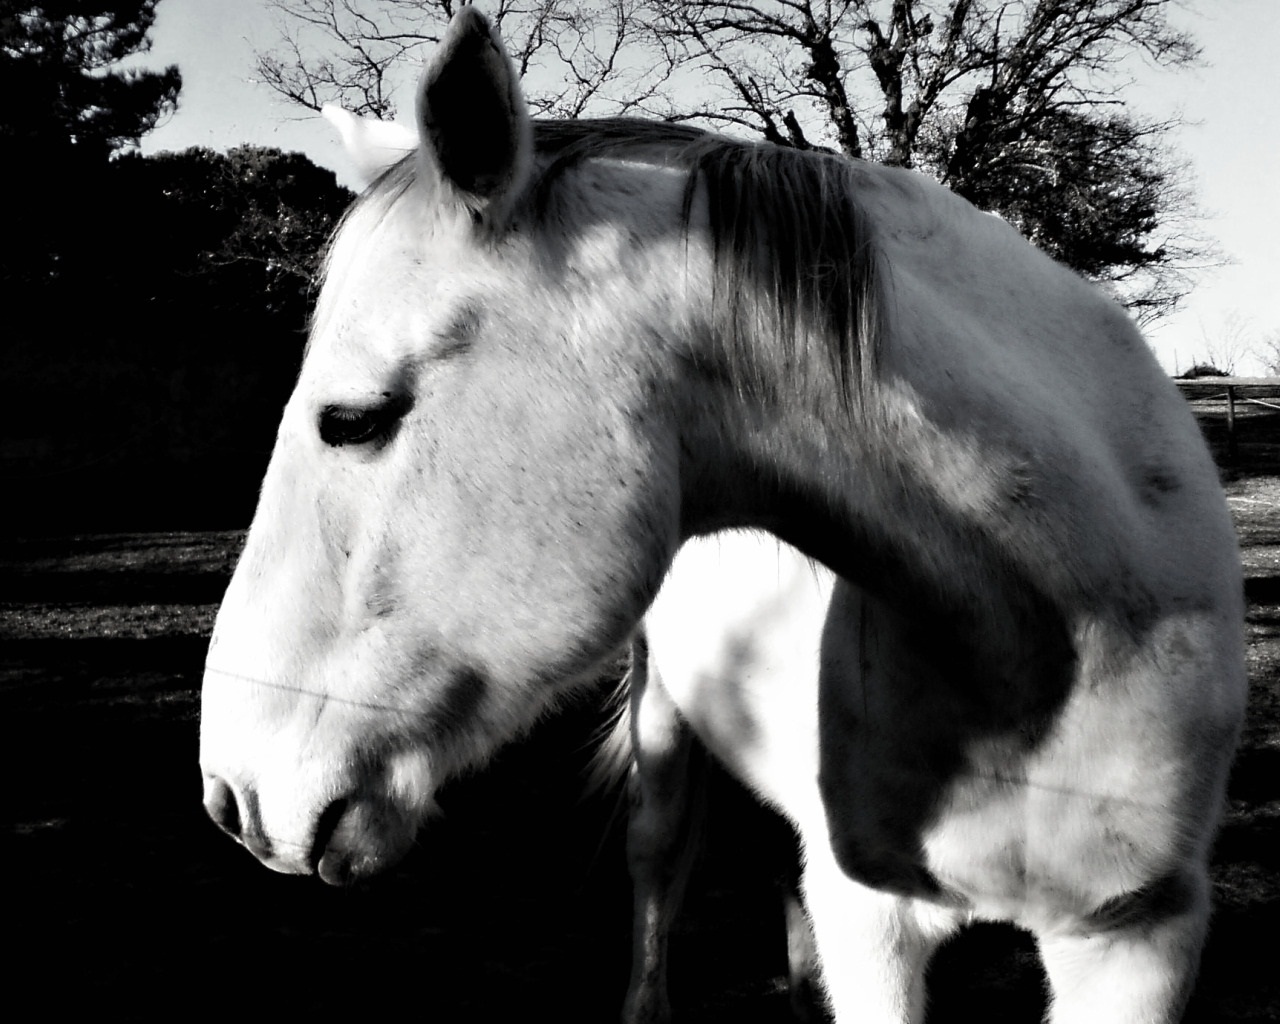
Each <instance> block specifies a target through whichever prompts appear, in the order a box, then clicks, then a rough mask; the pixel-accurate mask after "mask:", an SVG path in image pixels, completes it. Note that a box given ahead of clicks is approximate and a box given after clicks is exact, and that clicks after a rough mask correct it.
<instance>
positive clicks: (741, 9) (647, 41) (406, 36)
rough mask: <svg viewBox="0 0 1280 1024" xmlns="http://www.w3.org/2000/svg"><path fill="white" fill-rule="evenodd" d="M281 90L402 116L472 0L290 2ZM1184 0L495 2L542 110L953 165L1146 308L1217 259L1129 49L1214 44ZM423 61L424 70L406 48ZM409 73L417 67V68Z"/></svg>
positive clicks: (1089, 271)
mask: <svg viewBox="0 0 1280 1024" xmlns="http://www.w3.org/2000/svg"><path fill="white" fill-rule="evenodd" d="M270 2H271V3H272V5H273V6H274V7H275V9H276V11H277V12H278V13H279V15H280V17H281V23H282V27H283V29H284V35H283V40H282V43H281V44H280V46H279V47H278V48H277V49H276V50H275V51H272V52H269V53H264V54H260V55H259V73H260V75H261V77H262V78H263V80H264V81H265V82H266V83H267V84H268V85H270V86H271V87H272V88H274V89H276V90H277V91H278V92H280V93H282V94H284V95H286V96H288V97H289V98H291V99H293V100H295V101H296V102H298V103H301V104H303V105H304V106H307V107H310V108H312V109H317V108H318V107H319V106H320V105H321V104H322V103H324V102H326V101H336V102H341V103H342V104H343V105H344V106H347V107H349V108H351V109H355V110H357V111H360V112H366V113H372V114H376V115H378V116H383V117H385V116H388V115H389V114H391V113H392V112H393V111H394V108H395V105H396V101H395V97H396V92H395V88H396V85H397V83H398V82H400V83H402V82H403V81H405V80H408V79H409V78H410V77H411V75H412V74H413V73H415V72H416V69H417V67H418V66H420V64H421V61H422V58H423V54H422V52H420V51H422V49H423V48H424V47H425V46H426V45H427V44H429V43H431V42H433V41H434V40H435V38H436V37H437V35H438V33H439V31H440V30H441V29H442V28H443V26H444V24H445V22H446V21H447V19H448V17H449V16H451V15H452V13H453V10H454V8H455V7H456V6H457V3H456V0H270ZM1174 3H1175V0H587V2H584V3H566V2H563V0H494V3H492V4H488V5H486V9H487V10H488V11H489V13H490V14H491V16H492V17H493V18H494V19H495V20H496V21H497V22H498V24H499V27H500V29H501V31H502V33H503V38H504V39H505V40H506V42H507V45H508V48H509V50H510V51H511V54H512V57H513V59H514V60H515V61H516V63H517V65H518V67H519V69H520V72H521V74H522V75H523V76H524V79H525V83H526V89H527V91H528V94H529V96H530V102H531V105H532V107H533V109H534V110H535V111H537V112H539V113H542V114H547V115H554V116H568V117H576V116H581V115H584V114H619V113H643V114H647V115H649V116H656V117H661V118H666V119H672V120H694V121H700V122H702V123H705V124H708V125H710V126H712V127H715V128H719V129H722V130H727V131H731V132H737V133H745V134H748V135H755V136H759V137H763V138H765V139H768V140H770V141H772V142H775V143H779V144H783V145H790V146H797V147H801V148H814V147H821V148H827V149H834V150H836V151H839V152H842V153H844V154H846V155H848V156H851V157H865V158H868V159H872V160H878V161H882V162H884V163H889V164H896V165H899V166H903V167H915V168H918V169H920V170H922V171H924V172H926V173H928V174H931V175H933V176H935V177H936V178H938V179H939V180H940V181H942V182H943V183H944V184H947V185H948V186H950V187H951V188H953V189H954V190H955V191H957V192H959V193H960V194H961V195H964V196H965V197H966V198H968V199H970V200H972V201H973V202H974V203H975V204H977V205H978V206H979V207H981V208H983V209H986V210H991V211H994V212H997V213H1000V214H1001V215H1002V216H1004V217H1005V218H1006V219H1007V220H1009V221H1010V222H1011V223H1012V224H1014V225H1015V226H1016V227H1017V228H1018V229H1019V230H1020V231H1022V232H1023V233H1024V234H1025V235H1026V236H1027V237H1029V238H1030V239H1031V240H1032V241H1034V242H1036V244H1038V245H1039V246H1041V247H1042V248H1043V249H1045V250H1046V251H1048V252H1049V253H1050V254H1051V255H1053V256H1055V257H1057V258H1058V259H1061V260H1063V261H1064V262H1066V263H1067V264H1069V265H1070V266H1072V267H1075V268H1076V269H1077V270H1079V271H1081V272H1082V273H1084V274H1086V275H1088V276H1090V277H1092V278H1094V279H1095V280H1098V281H1100V282H1102V283H1104V284H1106V285H1108V286H1110V287H1111V288H1112V289H1113V290H1114V291H1115V293H1116V294H1117V296H1118V297H1119V298H1121V300H1122V301H1125V302H1126V303H1127V304H1128V305H1129V306H1130V308H1131V310H1132V311H1133V312H1134V314H1135V315H1136V316H1137V317H1138V318H1139V320H1153V319H1156V318H1158V317H1159V316H1162V315H1164V314H1166V313H1168V312H1170V311H1171V310H1172V309H1173V308H1175V307H1176V306H1177V305H1178V303H1179V302H1180V301H1181V299H1182V298H1183V296H1185V294H1186V293H1187V292H1188V291H1189V289H1190V275H1191V274H1192V273H1193V272H1194V271H1195V270H1197V269H1199V268H1201V267H1203V266H1208V265H1212V264H1214V263H1215V262H1217V253H1216V251H1215V250H1214V248H1213V247H1212V246H1211V245H1209V244H1208V243H1206V241H1205V240H1204V239H1203V238H1202V237H1200V236H1199V235H1198V234H1197V233H1196V231H1195V229H1194V221H1195V218H1196V216H1197V211H1196V210H1195V207H1194V203H1193V200H1192V193H1191V189H1190V187H1189V186H1188V184H1187V181H1188V177H1187V174H1186V171H1185V168H1184V166H1183V165H1182V164H1180V163H1179V162H1178V161H1177V160H1176V159H1175V157H1174V156H1173V155H1172V153H1171V152H1170V150H1169V149H1168V146H1167V142H1166V140H1167V137H1168V134H1169V132H1170V130H1171V129H1172V128H1174V127H1175V126H1176V125H1177V123H1178V122H1177V121H1176V120H1174V121H1153V120H1144V119H1143V118H1142V117H1140V116H1138V115H1137V114H1135V113H1134V112H1132V111H1131V110H1129V109H1128V107H1127V106H1126V105H1125V103H1124V100H1123V93H1124V87H1125V85H1126V84H1127V80H1126V79H1125V77H1124V74H1123V70H1122V63H1123V61H1125V60H1126V59H1130V58H1133V57H1135V56H1136V57H1139V58H1141V59H1143V60H1145V61H1147V62H1149V63H1151V64H1154V65H1157V66H1160V67H1165V68H1171V69H1177V68H1184V67H1187V66H1189V65H1192V64H1194V63H1195V62H1196V61H1197V60H1198V58H1199V49H1198V48H1197V46H1196V45H1195V43H1194V41H1193V40H1192V39H1191V38H1190V37H1188V36H1187V35H1185V34H1184V33H1181V32H1179V31H1177V30H1176V29H1175V28H1173V27H1172V25H1171V24H1170V22H1169V20H1168V13H1169V10H1170V8H1171V7H1173V5H1174ZM406 65H407V67H408V68H409V69H411V70H410V71H408V73H405V71H404V70H401V69H403V68H404V67H405V66H406ZM397 71H399V73H400V77H399V79H397Z"/></svg>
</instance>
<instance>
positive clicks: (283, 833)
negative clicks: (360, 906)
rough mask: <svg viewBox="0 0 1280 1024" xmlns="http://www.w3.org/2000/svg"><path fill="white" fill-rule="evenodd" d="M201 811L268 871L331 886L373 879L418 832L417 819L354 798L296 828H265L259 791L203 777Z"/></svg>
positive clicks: (376, 801) (381, 801)
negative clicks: (316, 878)
mask: <svg viewBox="0 0 1280 1024" xmlns="http://www.w3.org/2000/svg"><path fill="white" fill-rule="evenodd" d="M204 808H205V811H206V813H208V815H209V817H210V819H212V821H213V823H214V824H215V825H217V826H218V828H220V829H221V830H222V831H223V832H225V833H226V834H227V835H229V836H231V838H233V839H234V840H236V842H238V843H240V844H241V845H242V846H244V847H245V848H246V849H247V850H248V851H249V852H250V853H252V854H253V855H254V856H255V857H257V858H258V860H260V861H261V862H262V863H263V864H264V865H265V866H266V867H269V868H271V869H272V870H273V871H279V872H282V873H284V874H292V875H310V874H318V875H319V876H320V878H321V879H322V880H323V881H325V882H327V883H328V884H329V885H349V884H351V883H352V882H354V881H357V880H358V879H361V878H367V877H369V876H371V875H376V874H378V873H380V872H382V871H385V870H386V869H387V868H389V867H391V866H392V865H393V864H395V863H396V862H397V861H399V860H400V859H401V858H403V857H404V855H405V854H406V853H407V852H408V851H409V848H410V847H411V846H412V845H413V839H414V835H415V834H416V832H417V822H416V820H415V816H413V815H410V814H406V813H405V812H403V811H401V810H400V809H398V808H396V807H395V806H394V805H393V803H392V802H391V801H390V800H388V799H385V798H378V797H371V796H367V795H363V794H361V795H357V796H352V797H345V798H341V799H337V800H333V801H331V802H330V803H329V804H328V805H327V806H325V807H324V808H323V809H322V810H320V812H319V813H318V814H316V815H314V816H313V817H311V818H310V819H309V821H308V824H307V825H304V826H303V827H302V828H297V829H282V828H280V827H278V826H277V827H275V828H269V827H268V826H267V825H266V824H265V822H264V817H263V814H262V809H261V801H260V800H259V797H258V794H257V791H256V790H254V789H253V788H252V787H248V786H244V787H239V788H237V787H234V786H232V785H231V784H230V783H229V782H227V780H225V779H223V778H221V777H220V776H218V775H214V774H211V773H205V779H204Z"/></svg>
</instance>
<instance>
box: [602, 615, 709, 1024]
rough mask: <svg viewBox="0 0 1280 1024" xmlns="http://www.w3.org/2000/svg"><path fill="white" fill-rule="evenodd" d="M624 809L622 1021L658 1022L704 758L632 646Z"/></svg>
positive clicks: (639, 648)
mask: <svg viewBox="0 0 1280 1024" xmlns="http://www.w3.org/2000/svg"><path fill="white" fill-rule="evenodd" d="M631 736H632V751H633V756H634V763H633V767H632V774H631V815H630V818H629V820H628V822H627V863H628V866H629V868H630V870H631V881H632V886H633V911H632V946H631V957H632V959H631V982H630V985H629V987H628V989H627V998H626V1001H625V1003H624V1004H623V1010H622V1020H623V1024H665V1022H666V1021H669V1020H670V1018H671V1006H670V1003H669V1001H668V998H667V937H668V934H669V933H670V930H671V924H672V922H673V920H674V919H675V915H676V912H677V911H678V910H679V907H680V900H681V898H682V897H683V895H684V887H685V883H686V881H687V880H688V876H689V870H690V867H691V866H692V862H693V854H694V852H695V847H696V843H695V842H694V832H695V828H696V826H697V824H698V821H697V818H698V807H697V804H698V796H699V793H700V789H701V787H702V785H703V784H704V782H705V780H704V779H703V777H702V776H703V769H704V768H705V763H704V761H703V756H702V754H701V748H700V747H698V746H697V743H696V740H695V739H694V737H693V733H692V731H691V730H690V729H689V727H688V725H687V724H686V723H685V721H684V719H682V718H681V717H680V713H679V712H678V711H677V710H676V706H675V704H674V703H673V702H672V700H671V697H670V696H669V695H668V694H667V691H666V690H665V689H664V688H663V687H662V684H661V682H660V680H659V679H658V677H657V673H656V671H654V670H652V669H651V667H650V666H649V664H648V652H647V649H646V645H645V643H644V642H643V640H642V639H638V640H637V641H636V642H635V644H634V645H633V648H632V668H631Z"/></svg>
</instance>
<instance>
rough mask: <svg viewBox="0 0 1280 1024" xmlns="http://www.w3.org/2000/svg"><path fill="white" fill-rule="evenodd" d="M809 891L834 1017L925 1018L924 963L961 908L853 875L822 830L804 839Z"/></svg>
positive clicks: (892, 1023) (915, 1023)
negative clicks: (940, 904) (879, 886)
mask: <svg viewBox="0 0 1280 1024" xmlns="http://www.w3.org/2000/svg"><path fill="white" fill-rule="evenodd" d="M804 896H805V905H806V906H807V907H808V908H809V916H810V919H811V920H812V922H813V932H814V938H815V940H816V942H817V947H818V954H819V956H820V958H821V962H822V981H823V985H824V987H825V988H826V991H827V998H828V1001H829V1003H830V1006H831V1011H832V1016H833V1018H834V1020H835V1021H836V1024H853V1022H862V1021H866V1022H875V1024H919V1022H921V1021H923V1020H924V1005H925V986H924V972H925V967H926V966H927V965H928V963H929V958H930V957H931V956H932V955H933V952H934V950H935V949H937V947H938V946H939V944H941V943H942V942H943V941H944V940H945V939H946V938H947V937H948V936H950V935H951V934H952V933H953V932H954V931H955V930H956V929H957V928H958V927H959V925H960V923H961V922H960V919H959V916H958V914H957V913H956V912H955V911H951V910H945V909H942V908H937V907H932V906H929V905H926V904H924V903H922V902H920V901H918V900H915V899H912V898H910V897H903V896H895V895H893V894H890V893H885V892H880V891H879V890H876V889H871V888H868V887H867V886H864V885H862V884H860V883H858V882H855V881H854V880H853V879H852V878H850V877H849V876H848V875H846V874H845V873H844V872H843V871H842V870H841V869H840V866H839V865H838V864H837V863H836V859H835V855H834V853H833V852H832V850H831V847H830V842H829V840H827V839H826V837H825V835H822V836H815V838H814V842H812V843H807V844H806V859H805V867H804Z"/></svg>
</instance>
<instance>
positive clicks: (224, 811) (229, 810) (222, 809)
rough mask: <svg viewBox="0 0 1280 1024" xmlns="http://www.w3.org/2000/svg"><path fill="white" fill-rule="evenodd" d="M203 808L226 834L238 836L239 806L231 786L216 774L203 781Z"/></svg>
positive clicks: (239, 829)
mask: <svg viewBox="0 0 1280 1024" xmlns="http://www.w3.org/2000/svg"><path fill="white" fill-rule="evenodd" d="M204 809H205V811H206V812H207V813H208V815H209V817H210V818H212V819H213V823H214V824H215V825H217V826H218V828H220V829H222V831H223V832H225V833H227V835H229V836H232V837H233V838H235V839H239V838H240V831H241V824H240V806H239V804H237V803H236V794H235V791H234V790H232V788H231V787H230V786H229V785H227V783H225V782H224V781H223V780H222V779H220V778H218V777H217V776H216V775H214V776H211V777H210V778H209V779H208V780H206V782H205V788H204Z"/></svg>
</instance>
